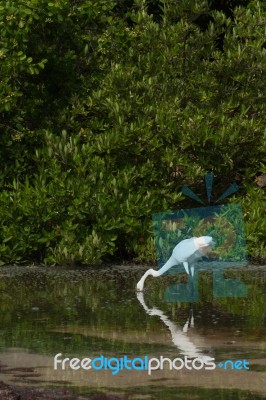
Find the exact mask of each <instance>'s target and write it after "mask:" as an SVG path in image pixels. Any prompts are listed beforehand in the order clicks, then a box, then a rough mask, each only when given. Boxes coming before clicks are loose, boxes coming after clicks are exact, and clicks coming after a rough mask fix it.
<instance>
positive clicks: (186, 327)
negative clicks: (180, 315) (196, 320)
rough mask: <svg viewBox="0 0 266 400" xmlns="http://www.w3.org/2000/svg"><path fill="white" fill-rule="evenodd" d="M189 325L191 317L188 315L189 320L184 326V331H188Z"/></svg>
mask: <svg viewBox="0 0 266 400" xmlns="http://www.w3.org/2000/svg"><path fill="white" fill-rule="evenodd" d="M188 325H189V317H188V319H187V322H186V323H185V325H184V326H183V332H185V333H187V330H188Z"/></svg>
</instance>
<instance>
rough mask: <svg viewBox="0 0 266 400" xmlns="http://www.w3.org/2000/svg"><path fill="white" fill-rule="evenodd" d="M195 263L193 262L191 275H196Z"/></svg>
mask: <svg viewBox="0 0 266 400" xmlns="http://www.w3.org/2000/svg"><path fill="white" fill-rule="evenodd" d="M194 270H195V265H194V264H192V265H191V267H190V271H191V275H192V276H194Z"/></svg>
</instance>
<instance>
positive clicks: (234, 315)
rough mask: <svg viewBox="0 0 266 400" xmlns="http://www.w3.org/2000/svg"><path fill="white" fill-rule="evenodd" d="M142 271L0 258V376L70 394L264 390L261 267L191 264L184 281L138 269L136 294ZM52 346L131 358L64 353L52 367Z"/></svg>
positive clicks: (246, 394) (241, 395)
mask: <svg viewBox="0 0 266 400" xmlns="http://www.w3.org/2000/svg"><path fill="white" fill-rule="evenodd" d="M144 271H145V268H144V267H140V266H112V267H105V268H98V269H91V268H88V269H65V268H64V269H63V268H46V267H2V268H1V269H0V294H1V304H0V315H1V326H0V381H2V382H4V383H6V384H8V385H16V386H19V385H21V386H26V387H31V388H32V387H36V388H37V387H38V388H39V387H42V386H45V387H47V386H49V387H59V388H71V389H72V390H73V391H74V392H75V393H77V394H76V396H74V395H73V396H74V397H73V399H74V398H81V397H80V396H86V398H88V399H89V398H99V399H100V398H106V399H107V398H110V399H111V398H112V399H115V398H116V399H209V398H211V399H230V400H232V399H241V400H243V399H262V398H266V397H265V396H266V360H265V333H266V327H265V326H266V324H265V322H266V317H265V304H266V298H265V283H266V268H265V267H258V266H256V267H252V266H249V267H241V268H235V269H232V268H228V269H224V270H221V269H220V270H219V271H218V270H216V271H215V272H211V271H207V270H205V271H199V272H197V273H196V275H195V278H194V282H193V283H191V282H190V281H189V279H188V276H187V275H186V274H184V273H183V271H180V273H179V274H176V275H169V276H165V277H160V278H157V279H154V278H149V279H147V281H146V284H145V285H146V286H145V290H144V292H143V293H139V294H137V293H136V291H135V285H136V283H137V281H138V280H139V278H140V277H141V275H142V274H143V272H144ZM58 353H60V354H61V356H60V357H59V358H60V359H63V358H66V357H68V358H79V359H84V358H90V359H93V358H95V357H97V358H99V357H101V356H102V357H106V358H111V357H116V358H123V360H125V356H126V357H127V359H128V360H132V359H134V358H136V357H137V358H138V361H136V364H135V367H136V368H135V369H131V370H129V369H127V368H124V369H121V370H118V369H116V373H115V368H118V367H117V365H118V364H117V363H116V360H112V362H111V361H110V364H109V368H106V369H101V370H92V369H90V370H85V369H81V368H80V369H76V370H75V369H71V368H70V367H69V363H68V362H67V363H66V365H65V370H62V364H60V363H59V364H58V368H57V370H55V369H54V357H55V355H56V354H58ZM145 356H146V357H147V358H149V359H151V358H157V359H160V357H161V356H162V357H165V358H168V359H170V361H171V360H174V359H177V358H178V361H177V362H176V364H175V366H177V368H176V369H175V368H173V367H172V369H171V368H170V363H169V362H168V361H165V362H164V364H163V365H164V369H159V367H158V365H156V361H154V362H153V364H151V365H152V367H153V368H154V369H153V370H152V371H150V373H148V371H147V370H145V369H144V370H141V367H143V365H144V364H142V360H144V357H145ZM208 357H211V358H214V360H215V368H214V369H212V370H207V369H206V365H207V363H208V360H209V358H208ZM195 358H197V359H198V362H197V364H193V365H194V367H195V368H194V367H193V368H192V369H188V368H186V367H183V368H181V367H182V362H183V361H182V360H187V364H186V365H189V366H191V365H192V364H191V363H192V361H193V360H194V359H195ZM180 359H181V361H180ZM226 360H232V361H231V362H227V363H226ZM236 360H241V362H242V364H241V363H240V364H233V362H234V363H235V361H236ZM244 360H246V364H245V366H246V367H244V364H243V362H244ZM101 362H102V359H100V360H98V364H97V365H98V366H100V364H101ZM143 363H144V361H143ZM218 364H220V366H218ZM95 365H96V364H95ZM239 366H240V367H239ZM179 367H180V368H179ZM99 368H100V367H99ZM232 368H234V369H232ZM248 368H249V369H248ZM103 394H104V396H105V397H100V396H101V395H103ZM95 396H96V397H95ZM97 396H98V397H97ZM82 398H85V397H82Z"/></svg>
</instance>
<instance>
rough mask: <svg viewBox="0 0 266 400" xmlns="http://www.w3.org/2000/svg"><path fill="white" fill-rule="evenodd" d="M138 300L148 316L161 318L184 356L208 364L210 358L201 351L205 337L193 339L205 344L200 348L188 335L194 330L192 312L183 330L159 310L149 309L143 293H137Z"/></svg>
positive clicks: (194, 337)
mask: <svg viewBox="0 0 266 400" xmlns="http://www.w3.org/2000/svg"><path fill="white" fill-rule="evenodd" d="M137 299H138V300H139V302H140V304H141V305H142V307H143V308H144V310H145V312H146V313H147V314H148V315H150V316H157V317H159V318H160V320H161V321H162V322H163V323H164V324H165V325H166V326H167V327H168V329H169V330H170V332H171V336H172V342H173V344H174V345H175V346H176V347H177V348H178V349H179V351H180V352H181V353H182V355H184V356H187V357H189V358H199V359H201V360H202V361H203V362H207V361H208V360H209V359H210V356H207V355H205V354H204V353H203V352H202V350H201V347H203V345H204V342H205V339H204V337H203V336H200V335H198V334H195V333H193V339H195V341H197V342H199V343H200V342H201V343H203V344H202V346H198V345H196V344H195V342H194V340H193V339H192V337H189V336H188V335H187V333H188V330H189V328H194V317H193V311H192V310H191V311H190V313H189V316H188V319H187V321H186V323H185V325H184V326H183V328H181V327H178V326H177V325H176V324H175V323H173V322H172V321H171V320H170V319H169V318H168V317H167V316H166V315H165V314H164V313H163V311H161V310H160V309H159V308H157V307H153V308H149V307H148V306H147V305H146V303H145V300H144V296H143V293H142V292H137Z"/></svg>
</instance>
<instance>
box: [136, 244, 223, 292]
mask: <svg viewBox="0 0 266 400" xmlns="http://www.w3.org/2000/svg"><path fill="white" fill-rule="evenodd" d="M214 246H215V242H214V241H213V238H212V237H211V236H200V237H192V238H190V239H185V240H182V241H181V242H180V243H178V245H177V246H175V248H174V250H173V253H172V255H171V257H170V258H169V260H168V261H167V262H166V263H165V264H164V266H163V267H162V268H160V269H159V270H158V271H156V270H155V269H152V268H151V269H149V270H148V271H146V272H145V274H144V275H143V276H142V278H141V279H140V280H139V282H138V283H137V290H138V291H142V290H143V286H144V282H145V279H146V278H147V277H148V276H149V275H152V276H153V277H157V276H160V275H162V274H164V273H165V272H166V271H168V269H170V268H172V267H173V266H174V265H178V264H181V263H182V264H183V266H184V268H185V270H186V273H187V274H189V272H191V275H192V276H193V275H194V264H193V263H194V262H195V261H196V260H198V259H199V258H201V257H203V256H206V255H207V254H208V253H209V252H210V251H211V250H212V248H213V247H214ZM189 264H191V267H190V270H189Z"/></svg>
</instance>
